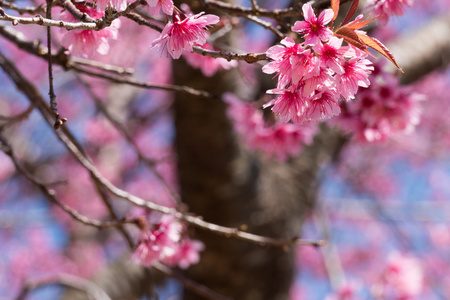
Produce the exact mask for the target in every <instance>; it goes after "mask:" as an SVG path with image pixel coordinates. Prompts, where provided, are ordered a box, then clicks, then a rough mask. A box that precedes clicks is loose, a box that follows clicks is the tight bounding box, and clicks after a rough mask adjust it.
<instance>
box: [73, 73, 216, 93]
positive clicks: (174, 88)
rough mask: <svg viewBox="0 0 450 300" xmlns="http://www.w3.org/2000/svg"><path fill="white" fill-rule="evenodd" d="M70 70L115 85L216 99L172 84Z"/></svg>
mask: <svg viewBox="0 0 450 300" xmlns="http://www.w3.org/2000/svg"><path fill="white" fill-rule="evenodd" d="M72 69H73V70H75V71H76V72H78V73H81V74H86V75H89V76H93V77H97V78H102V79H106V80H109V81H111V82H115V83H123V84H128V85H131V86H136V87H140V88H146V89H160V90H165V91H172V92H181V93H185V94H189V95H192V96H196V97H204V98H217V96H214V95H211V94H210V93H208V92H205V91H201V90H196V89H193V88H191V87H188V86H180V85H172V84H151V83H146V82H140V81H137V80H135V79H132V78H122V77H117V76H113V75H110V74H103V73H98V72H94V71H90V70H87V69H84V68H80V67H79V66H72Z"/></svg>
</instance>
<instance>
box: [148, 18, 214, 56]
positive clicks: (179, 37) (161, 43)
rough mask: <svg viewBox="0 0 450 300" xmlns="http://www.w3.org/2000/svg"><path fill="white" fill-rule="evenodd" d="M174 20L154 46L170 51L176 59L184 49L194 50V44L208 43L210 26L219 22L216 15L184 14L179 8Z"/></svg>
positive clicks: (167, 25) (169, 23)
mask: <svg viewBox="0 0 450 300" xmlns="http://www.w3.org/2000/svg"><path fill="white" fill-rule="evenodd" d="M172 19H173V20H172V21H169V22H168V23H167V24H166V26H165V27H164V29H163V31H162V32H161V35H160V36H159V38H157V39H156V40H154V41H153V43H152V47H155V46H157V47H158V49H159V50H160V51H161V52H165V53H168V54H170V55H171V56H172V58H174V59H178V58H180V56H181V54H182V53H183V51H189V52H192V49H193V47H194V46H202V45H203V44H205V43H206V39H207V38H208V36H209V34H208V32H207V29H208V27H209V26H211V25H213V24H216V23H218V22H219V20H220V18H219V17H218V16H215V15H204V12H201V13H199V14H196V15H193V14H189V13H187V14H184V13H182V12H180V11H179V10H178V9H177V10H175V11H174V14H173V17H172Z"/></svg>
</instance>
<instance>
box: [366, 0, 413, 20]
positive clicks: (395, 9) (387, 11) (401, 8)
mask: <svg viewBox="0 0 450 300" xmlns="http://www.w3.org/2000/svg"><path fill="white" fill-rule="evenodd" d="M367 2H368V3H367V4H368V7H367V10H371V11H372V13H373V14H374V15H375V16H378V20H379V21H380V22H381V23H382V24H386V23H387V21H388V20H389V18H390V17H391V16H394V15H395V16H402V15H404V14H405V7H411V6H412V5H413V3H414V0H369V1H367Z"/></svg>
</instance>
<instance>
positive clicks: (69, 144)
mask: <svg viewBox="0 0 450 300" xmlns="http://www.w3.org/2000/svg"><path fill="white" fill-rule="evenodd" d="M0 66H1V67H2V68H3V69H4V70H5V72H6V73H7V74H8V75H9V76H10V77H11V79H12V80H13V81H14V83H15V84H16V86H17V88H18V89H20V90H21V91H22V92H23V93H24V94H25V96H26V97H27V98H28V100H29V101H30V102H31V103H33V104H34V105H35V106H36V107H37V108H38V110H39V111H40V113H41V115H42V116H43V117H44V119H45V121H46V122H47V123H48V124H49V125H50V126H52V123H53V121H52V116H51V114H50V112H49V111H48V109H47V107H46V105H45V101H44V100H43V98H42V97H41V96H40V93H39V91H38V90H36V88H35V87H34V86H33V85H32V84H31V83H30V82H29V81H28V80H27V79H26V78H25V77H23V75H22V74H21V73H20V71H19V70H17V68H16V67H15V66H14V65H13V64H11V63H10V62H9V61H8V60H7V59H6V58H5V57H4V55H3V54H2V53H1V52H0ZM53 132H54V134H56V136H57V137H58V139H59V140H60V141H61V142H62V143H63V144H64V145H65V146H66V148H67V149H68V150H69V152H71V153H72V155H73V156H74V157H75V158H76V159H77V160H78V162H79V163H80V164H81V165H82V166H83V167H84V168H85V169H86V170H88V171H89V173H90V174H91V175H92V176H94V177H95V178H96V179H97V180H98V181H99V182H100V183H101V184H102V185H103V186H104V187H105V188H106V189H107V190H108V191H109V192H110V193H112V194H113V195H115V196H116V197H118V198H121V199H124V200H126V201H128V202H130V203H131V204H133V205H135V206H139V207H144V208H147V209H150V210H154V211H158V212H160V213H163V214H170V215H173V216H174V217H175V218H177V219H180V220H184V221H186V222H187V223H189V224H192V225H194V226H196V227H198V228H201V229H205V230H208V231H211V232H214V233H216V234H219V235H223V236H226V237H236V238H240V239H243V240H247V241H251V242H254V243H257V244H259V245H273V246H281V247H285V246H290V245H312V246H323V245H325V244H326V241H323V240H303V239H300V238H297V237H295V238H292V239H288V240H280V239H275V238H270V237H264V236H259V235H256V234H251V233H247V232H244V231H241V230H239V229H237V228H231V227H225V226H220V225H216V224H213V223H210V222H206V221H204V220H203V219H202V218H201V217H199V216H194V215H190V214H184V213H181V212H178V211H177V210H176V209H174V208H170V207H167V206H163V205H159V204H156V203H153V202H149V201H146V200H144V199H142V198H139V197H137V196H135V195H132V194H130V193H129V192H127V191H124V190H122V189H120V188H118V187H116V186H115V185H114V184H112V183H111V182H110V181H109V180H108V179H106V178H105V177H103V175H102V174H101V173H100V172H99V171H98V169H97V168H96V167H95V166H94V165H93V164H92V163H91V162H90V160H89V159H88V158H87V157H86V155H85V154H84V153H83V151H82V150H81V149H80V148H79V146H78V143H76V142H75V141H76V139H75V138H74V137H73V135H72V134H71V133H70V132H69V131H68V130H67V129H65V128H64V127H63V130H58V131H53Z"/></svg>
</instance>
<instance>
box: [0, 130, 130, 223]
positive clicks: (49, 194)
mask: <svg viewBox="0 0 450 300" xmlns="http://www.w3.org/2000/svg"><path fill="white" fill-rule="evenodd" d="M0 142H1V144H0V150H1V151H3V152H4V153H5V154H6V155H8V156H9V157H10V158H11V161H12V162H13V164H14V166H15V168H16V170H17V172H19V173H20V174H22V175H23V176H24V177H25V178H26V179H27V180H28V181H29V182H31V183H32V184H33V185H35V186H36V187H37V188H39V189H40V190H41V192H42V193H43V194H44V195H45V197H46V198H47V199H49V200H50V201H51V202H53V203H55V204H56V205H58V206H59V207H60V208H61V209H62V210H64V211H65V212H66V213H68V214H69V215H70V216H72V218H74V219H75V220H77V221H78V222H81V223H83V224H85V225H88V226H92V227H96V228H99V229H103V228H110V227H119V226H122V225H124V224H137V220H123V221H114V222H110V221H106V222H102V221H99V220H94V219H91V218H89V217H86V216H85V215H82V214H80V213H79V212H78V211H76V210H75V209H73V208H71V207H69V206H67V205H65V204H64V203H62V202H61V201H59V200H58V199H57V198H56V197H55V191H54V190H51V189H49V188H48V185H49V184H46V183H42V182H41V181H40V180H39V179H38V178H36V177H35V176H34V175H32V174H31V173H30V172H28V171H27V169H26V168H25V167H24V166H23V165H22V163H20V161H19V159H18V158H17V156H16V155H15V154H14V151H13V149H12V147H11V146H10V144H9V143H8V141H7V140H6V139H5V137H4V136H3V135H2V134H1V133H0Z"/></svg>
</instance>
